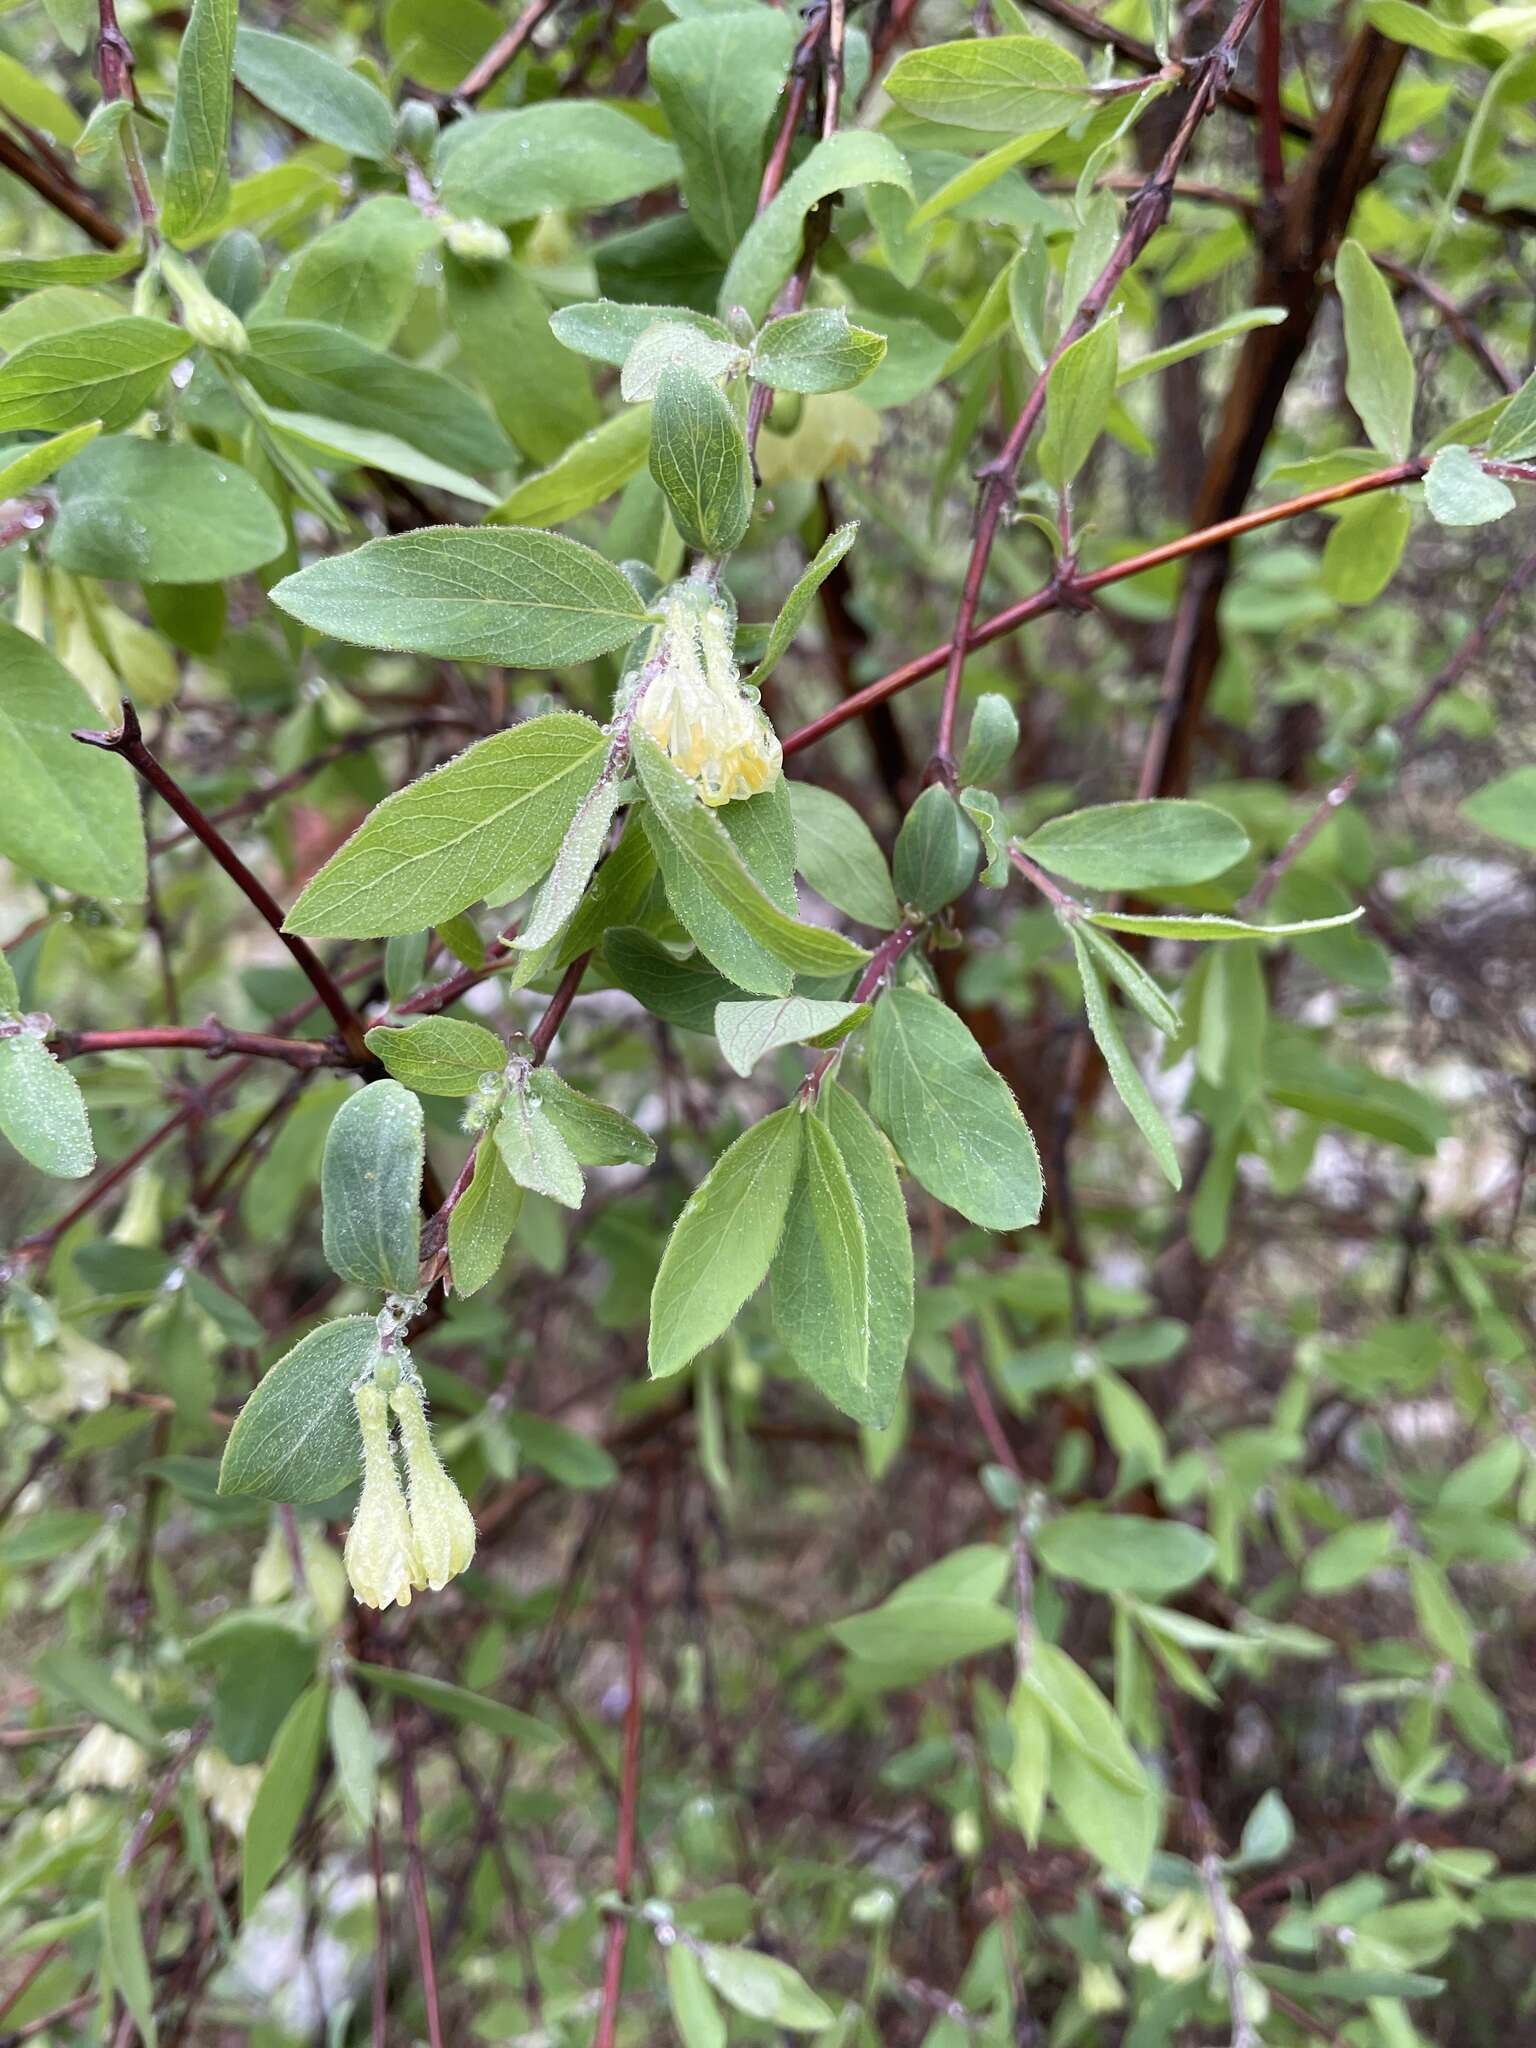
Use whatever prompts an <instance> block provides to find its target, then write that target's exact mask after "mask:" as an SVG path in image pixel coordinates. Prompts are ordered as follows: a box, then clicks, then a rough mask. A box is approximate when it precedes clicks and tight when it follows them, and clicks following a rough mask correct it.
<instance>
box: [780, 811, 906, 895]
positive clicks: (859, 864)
mask: <svg viewBox="0 0 1536 2048" xmlns="http://www.w3.org/2000/svg"><path fill="white" fill-rule="evenodd" d="M789 799H790V803H791V804H792V806H793V808H794V814H795V865H796V867H797V868H798V869H799V871H800V873H801V874H802V875H804V877H805V879H806V880H807V881H808V882H809V883H810V885H811V887H812V888H813V889H814V890H815V891H816V893H817V895H818V896H824V897H825V898H826V900H827V902H828V903H830V904H831V905H832V906H833V908H834V909H836V910H841V911H842V912H844V914H845V915H846V916H848V917H852V918H855V919H857V921H858V922H859V923H860V924H867V925H872V926H873V927H874V928H875V930H876V931H882V932H884V931H894V930H895V928H896V926H897V925H899V924H900V923H901V905H900V904H899V903H898V902H897V900H896V892H895V890H894V889H893V888H892V886H891V879H890V870H889V869H888V868H887V867H886V864H885V855H884V854H883V853H882V852H881V851H880V848H879V846H878V845H877V844H876V843H875V835H874V833H873V832H871V831H870V829H869V827H868V826H867V825H866V824H865V822H864V820H863V819H862V818H861V817H860V816H859V814H858V812H857V811H856V810H855V809H854V808H853V805H852V804H850V803H848V802H846V801H845V800H844V799H843V798H842V797H840V796H838V795H836V794H835V793H834V792H833V791H832V790H830V789H822V788H821V787H820V786H819V785H818V784H817V783H814V782H792V783H791V784H790V786H789Z"/></svg>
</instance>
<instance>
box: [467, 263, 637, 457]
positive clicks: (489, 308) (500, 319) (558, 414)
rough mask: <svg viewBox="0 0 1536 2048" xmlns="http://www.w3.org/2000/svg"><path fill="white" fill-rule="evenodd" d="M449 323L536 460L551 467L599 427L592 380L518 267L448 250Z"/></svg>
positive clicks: (515, 435)
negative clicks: (561, 338) (559, 335)
mask: <svg viewBox="0 0 1536 2048" xmlns="http://www.w3.org/2000/svg"><path fill="white" fill-rule="evenodd" d="M442 265H443V284H444V288H445V296H446V304H447V311H448V325H449V327H450V328H451V330H452V332H453V333H454V334H455V335H456V336H457V338H458V343H459V349H460V353H461V357H462V360H463V363H464V366H465V368H466V369H467V370H468V372H469V374H470V375H471V376H472V377H473V378H474V379H475V381H476V382H477V383H478V384H479V386H480V388H481V390H482V391H484V393H485V395H486V397H487V398H488V399H489V400H490V402H491V404H492V406H493V407H494V408H495V412H496V417H497V419H498V420H500V422H501V424H502V426H503V427H505V429H506V431H507V433H508V434H510V435H511V437H512V439H513V440H514V441H515V442H516V443H517V445H518V447H519V448H520V449H521V450H522V451H523V453H524V455H526V456H527V458H528V460H529V461H530V462H535V463H541V464H547V463H552V462H553V461H554V460H555V458H556V457H557V456H558V455H560V454H561V453H562V452H563V451H564V450H565V449H566V448H568V447H569V446H570V444H571V442H572V441H575V440H577V439H578V438H579V437H580V436H581V435H583V434H586V433H589V432H590V431H591V430H592V429H593V428H594V427H596V426H597V424H598V409H597V401H596V399H595V398H594V397H593V394H592V380H591V378H590V377H589V376H588V374H587V371H586V368H585V366H584V365H583V364H581V363H577V362H573V361H572V360H571V357H570V355H569V353H568V352H567V351H566V350H565V349H564V348H563V347H562V346H561V345H560V343H559V342H558V341H557V340H556V339H555V336H554V335H553V334H552V333H551V332H550V319H549V303H548V301H547V300H546V299H545V298H544V296H543V294H542V293H541V292H540V290H539V288H538V286H537V285H536V284H535V283H534V282H533V280H532V279H531V278H530V277H529V276H528V275H527V274H526V273H525V272H524V271H523V270H522V269H521V268H520V267H519V266H518V265H517V264H516V263H465V262H463V261H461V260H460V258H459V257H457V256H455V255H454V254H453V252H452V251H451V250H444V251H443V252H442Z"/></svg>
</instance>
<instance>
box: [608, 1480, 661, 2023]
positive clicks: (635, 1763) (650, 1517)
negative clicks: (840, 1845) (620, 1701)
mask: <svg viewBox="0 0 1536 2048" xmlns="http://www.w3.org/2000/svg"><path fill="white" fill-rule="evenodd" d="M659 1511H660V1497H659V1490H658V1488H657V1487H656V1486H654V1485H653V1486H652V1487H651V1491H650V1497H649V1499H648V1501H647V1504H646V1509H645V1517H644V1520H643V1521H642V1522H641V1525H640V1548H639V1552H638V1554H637V1556H636V1558H635V1577H634V1584H633V1587H632V1589H631V1592H630V1601H629V1642H628V1648H627V1652H626V1660H625V1677H626V1683H627V1687H628V1691H627V1695H626V1698H625V1701H624V1763H623V1774H622V1777H621V1779H620V1786H619V1836H618V1842H617V1845H616V1847H615V1849H614V1856H613V1887H614V1890H615V1891H616V1892H617V1893H618V1894H619V1897H620V1898H621V1899H625V1900H627V1898H628V1895H629V1887H630V1885H631V1884H632V1883H633V1882H634V1875H635V1830H636V1821H637V1816H638V1812H639V1804H640V1736H641V1732H642V1728H643V1725H644V1715H645V1625H646V1621H647V1619H648V1618H649V1613H650V1599H651V1553H652V1551H653V1549H654V1547H655V1543H656V1521H657V1516H658V1513H659ZM628 1943H629V1917H628V1915H627V1914H625V1913H615V1914H613V1916H612V1917H611V1918H610V1920H609V1922H608V1934H607V1940H606V1945H605V1948H604V1952H603V1993H602V2003H601V2005H600V2006H599V2008H598V2015H597V2027H596V2029H595V2031H594V2032H593V2035H592V2048H613V2044H614V2038H615V2035H616V2034H617V2032H618V2025H619V1994H620V1991H621V1989H622V1986H623V1982H624V1951H625V1948H626V1947H627V1946H628Z"/></svg>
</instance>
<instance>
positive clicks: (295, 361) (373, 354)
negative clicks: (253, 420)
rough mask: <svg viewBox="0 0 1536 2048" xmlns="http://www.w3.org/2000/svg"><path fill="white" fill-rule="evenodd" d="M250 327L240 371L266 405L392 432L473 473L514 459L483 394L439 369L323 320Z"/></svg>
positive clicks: (266, 322) (270, 322)
mask: <svg viewBox="0 0 1536 2048" xmlns="http://www.w3.org/2000/svg"><path fill="white" fill-rule="evenodd" d="M246 334H247V336H248V338H249V340H250V349H249V352H248V353H247V354H245V355H243V356H242V357H241V358H240V374H241V376H242V377H244V378H245V379H246V380H247V382H248V383H250V384H251V385H252V386H253V388H254V389H255V390H256V392H257V393H258V394H259V395H260V397H262V398H264V399H265V400H266V402H267V404H268V405H277V406H282V407H284V408H285V409H286V410H287V411H289V412H303V413H310V414H312V415H314V417H316V418H317V419H327V420H341V421H342V422H343V423H344V424H345V425H347V426H349V427H367V428H371V429H372V430H373V431H374V432H375V433H383V434H393V435H395V436H396V437H397V438H398V439H399V440H402V441H409V442H410V444H411V446H412V447H413V448H419V449H421V451H422V452H423V454H426V455H433V456H436V458H437V459H438V461H440V462H447V463H451V464H452V466H453V467H454V468H455V469H462V470H467V471H468V472H469V473H470V474H471V475H472V476H477V475H479V474H480V473H481V472H482V471H485V470H491V469H501V468H504V467H505V466H506V465H507V464H508V463H509V462H510V461H511V460H512V447H511V443H510V442H509V441H508V440H507V438H506V436H505V435H504V434H503V433H502V431H501V429H500V428H499V427H498V426H497V424H496V422H495V420H494V419H493V418H492V417H491V415H490V414H489V413H488V412H487V411H486V409H485V407H484V406H483V405H482V404H481V403H480V401H479V399H477V398H475V397H473V396H472V395H471V393H469V392H468V391H466V390H465V389H464V387H463V385H462V384H455V383H454V382H453V380H452V379H451V378H449V377H445V376H443V375H442V373H441V372H440V371H437V370H426V369H423V368H422V366H421V365H420V364H419V363H407V362H403V361H402V360H401V359H400V357H399V356H393V355H390V354H388V353H387V352H386V351H385V350H384V349H379V348H370V347H369V346H368V344H367V342H365V341H362V340H360V339H359V338H358V336H357V335H355V334H348V333H347V332H346V330H345V329H344V328H340V327H334V326H327V325H326V324H325V323H323V322H321V321H318V320H252V321H251V322H250V323H249V324H248V326H247V328H246Z"/></svg>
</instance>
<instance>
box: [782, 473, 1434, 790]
mask: <svg viewBox="0 0 1536 2048" xmlns="http://www.w3.org/2000/svg"><path fill="white" fill-rule="evenodd" d="M1427 466H1428V465H1427V464H1425V463H1423V462H1417V461H1415V462H1399V463H1396V464H1394V466H1393V467H1392V468H1391V469H1378V470H1372V471H1371V473H1370V474H1369V475H1368V476H1360V477H1354V478H1351V480H1350V481H1349V482H1348V483H1342V484H1330V485H1329V486H1328V488H1327V489H1326V490H1321V491H1307V492H1305V493H1304V494H1303V495H1302V496H1301V497H1299V498H1287V499H1285V500H1284V501H1283V502H1282V503H1281V504H1278V505H1264V506H1261V507H1260V508H1259V509H1258V510H1257V511H1255V512H1243V513H1240V514H1238V515H1237V517H1235V518H1233V519H1222V520H1218V521H1217V522H1216V524H1215V525H1214V526H1205V527H1199V528H1197V529H1196V531H1195V532H1193V533H1185V534H1181V535H1180V536H1179V538H1178V539H1177V540H1170V541H1164V542H1162V543H1161V544H1160V545H1159V546H1157V547H1155V548H1147V549H1145V550H1143V552H1142V553H1141V554H1138V555H1130V556H1128V557H1127V558H1126V559H1125V560H1124V561H1123V562H1111V563H1110V564H1109V565H1108V567H1107V568H1103V569H1094V570H1092V571H1090V572H1089V573H1088V574H1087V575H1079V576H1076V577H1074V578H1073V579H1072V580H1071V582H1070V584H1067V583H1063V582H1062V581H1061V580H1059V579H1054V580H1053V581H1051V582H1050V583H1048V584H1046V585H1044V587H1043V588H1042V589H1040V590H1037V591H1036V592H1035V594H1034V596H1033V597H1026V598H1023V599H1021V600H1020V602H1019V603H1018V604H1011V605H1009V606H1007V607H1006V609H1005V610H1003V611H1000V612H994V613H993V615H992V617H991V618H990V619H984V620H983V621H982V623H981V624H980V625H979V626H977V627H976V628H975V630H974V631H973V632H972V633H971V635H970V646H971V648H972V649H975V648H978V647H987V646H990V645H991V643H992V642H993V641H994V640H1001V639H1002V638H1003V637H1004V636H1005V635H1006V634H1008V633H1013V632H1017V630H1018V628H1019V627H1020V626H1027V625H1028V624H1029V623H1030V621H1031V620H1033V619H1041V618H1044V617H1045V616H1046V614H1047V613H1049V612H1054V611H1060V610H1061V609H1062V608H1063V606H1070V605H1071V603H1073V602H1074V601H1075V600H1076V599H1078V598H1081V597H1085V596H1086V597H1091V596H1093V595H1094V594H1095V593H1096V592H1098V591H1100V590H1106V589H1108V587H1109V585H1110V584H1112V583H1123V582H1124V581H1125V580H1126V578H1127V577H1129V576H1144V575H1146V573H1147V572H1148V571H1149V570H1151V569H1160V568H1162V567H1163V565H1164V564H1165V563H1167V562H1177V561H1180V560H1181V559H1182V558H1183V557H1184V556H1186V555H1198V554H1200V553H1202V552H1203V551H1204V550H1205V549H1207V548H1219V547H1224V546H1225V545H1226V544H1227V543H1228V542H1229V541H1233V540H1237V539H1239V538H1240V537H1241V536H1242V535H1243V534H1245V533H1254V532H1257V530H1258V529H1259V528H1260V527H1263V526H1273V525H1274V524H1275V523H1276V522H1277V521H1279V520H1284V519H1296V518H1299V517H1300V516H1301V514H1302V513H1303V512H1315V511H1316V510H1318V508H1319V507H1320V506H1323V505H1334V504H1338V503H1340V502H1342V500H1344V499H1346V498H1359V497H1363V496H1365V495H1366V493H1367V492H1370V491H1384V490H1391V489H1393V488H1395V487H1396V486H1398V485H1400V484H1411V483H1417V482H1418V481H1419V479H1420V478H1421V477H1422V476H1423V474H1424V471H1425V469H1426V467H1427ZM954 645H955V643H954V642H953V641H952V640H946V641H944V642H943V644H942V645H941V646H938V647H930V648H929V650H928V652H927V653H926V654H919V655H916V656H914V658H913V659H912V660H911V661H908V662H904V663H903V664H902V666H901V667H900V668H894V669H892V670H891V672H890V673H889V675H884V676H880V677H879V678H878V679H877V680H876V681H875V682H872V683H866V684H865V686H864V688H863V689H862V690H857V691H855V692H854V694H853V695H852V696H851V697H845V698H844V699H843V701H842V702H841V703H840V704H834V705H833V706H832V708H831V710H830V711H824V712H823V713H822V714H821V716H820V717H819V718H813V719H812V720H811V722H810V724H809V725H803V726H801V727H800V729H799V731H798V732H792V733H791V734H790V735H789V737H788V738H787V739H786V740H785V742H784V752H785V753H786V754H797V753H799V751H800V749H801V748H802V747H808V746H811V745H812V744H813V743H814V742H815V741H816V740H819V739H823V738H825V736H826V735H827V734H828V733H829V732H834V731H835V730H836V729H837V727H838V726H840V725H845V724H846V723H847V722H848V720H849V719H850V718H858V717H859V716H860V715H861V714H862V713H863V712H865V711H867V710H868V709H869V707H870V706H871V705H872V704H882V703H884V701H885V700H886V698H887V697H894V696H895V695H896V694H897V693H898V692H899V691H901V690H906V689H910V688H911V686H912V685H913V684H914V683H920V682H923V681H924V680H925V679H926V678H927V677H928V676H932V675H937V674H938V673H939V671H940V670H941V669H942V668H943V667H944V666H945V664H946V663H947V662H948V660H949V659H950V656H951V654H952V653H953V651H954Z"/></svg>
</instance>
